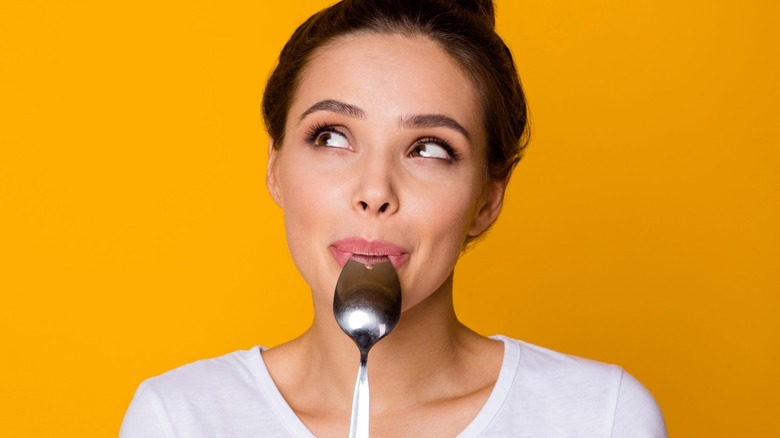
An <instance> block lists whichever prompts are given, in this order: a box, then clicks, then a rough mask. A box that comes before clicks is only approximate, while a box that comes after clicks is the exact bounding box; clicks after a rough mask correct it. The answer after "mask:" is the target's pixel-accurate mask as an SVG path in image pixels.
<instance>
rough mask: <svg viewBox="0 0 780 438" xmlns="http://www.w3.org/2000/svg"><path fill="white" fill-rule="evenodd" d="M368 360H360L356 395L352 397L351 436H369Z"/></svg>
mask: <svg viewBox="0 0 780 438" xmlns="http://www.w3.org/2000/svg"><path fill="white" fill-rule="evenodd" d="M368 409H369V395H368V362H367V361H365V360H361V361H360V370H358V376H357V382H355V395H354V397H353V398H352V420H351V421H350V425H349V438H368Z"/></svg>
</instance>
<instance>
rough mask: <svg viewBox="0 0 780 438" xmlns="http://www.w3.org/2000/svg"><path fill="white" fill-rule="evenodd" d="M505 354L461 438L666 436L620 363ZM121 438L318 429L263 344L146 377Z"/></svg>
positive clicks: (530, 349)
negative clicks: (310, 425)
mask: <svg viewBox="0 0 780 438" xmlns="http://www.w3.org/2000/svg"><path fill="white" fill-rule="evenodd" d="M494 339H497V340H500V341H502V342H503V343H504V359H503V364H502V365H501V371H500V373H499V375H498V380H497V381H496V384H495V387H494V388H493V391H492V393H491V394H490V396H489V398H488V400H487V403H485V406H484V407H483V408H482V410H481V411H480V412H479V413H478V414H477V416H476V417H475V418H474V420H473V421H472V422H471V423H470V424H469V425H468V426H467V427H466V429H464V430H463V431H462V432H461V433H460V435H458V436H459V437H460V438H466V437H528V438H531V437H544V438H547V437H556V438H557V437H572V438H574V437H576V438H589V437H599V438H602V437H611V438H623V437H630V438H665V437H666V427H665V425H664V420H663V417H662V415H661V412H660V410H659V409H658V405H657V404H656V403H655V400H653V397H652V396H651V395H650V393H649V392H648V391H647V390H646V389H645V388H644V387H643V386H642V385H641V384H640V383H639V382H637V381H636V379H634V378H633V377H631V375H629V374H628V373H626V372H625V371H623V370H622V369H621V368H619V367H617V366H614V365H605V364H602V363H599V362H594V361H591V360H587V359H581V358H578V357H574V356H568V355H565V354H561V353H557V352H554V351H551V350H548V349H545V348H542V347H538V346H535V345H531V344H528V343H525V342H522V341H517V340H514V339H509V338H506V337H503V336H496V337H494ZM119 436H120V438H158V437H159V438H163V437H164V438H174V437H176V438H196V437H198V438H200V437H210V438H211V437H225V438H250V437H251V438H257V437H306V438H312V437H314V435H313V434H312V433H311V432H310V431H309V430H308V429H307V428H306V426H305V425H304V424H303V423H302V422H301V421H300V420H299V419H298V417H297V416H296V415H295V413H294V412H293V410H292V409H291V408H290V406H289V405H288V404H287V403H286V402H285V400H284V398H283V397H282V395H281V393H280V392H279V390H278V389H277V387H276V385H275V384H274V382H273V380H272V379H271V376H270V375H269V374H268V370H267V369H266V367H265V363H264V362H263V358H262V355H261V348H259V347H254V348H252V349H250V350H245V351H237V352H235V353H231V354H228V355H225V356H221V357H217V358H214V359H208V360H201V361H198V362H194V363H192V364H189V365H185V366H183V367H181V368H178V369H175V370H173V371H170V372H167V373H165V374H163V375H161V376H158V377H154V378H151V379H148V380H146V381H145V382H143V383H142V384H141V385H140V387H139V388H138V391H137V392H136V394H135V398H134V399H133V401H132V403H131V404H130V407H129V408H128V410H127V413H126V415H125V419H124V422H123V423H122V429H121V431H120V432H119Z"/></svg>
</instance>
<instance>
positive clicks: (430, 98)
mask: <svg viewBox="0 0 780 438" xmlns="http://www.w3.org/2000/svg"><path fill="white" fill-rule="evenodd" d="M334 98H337V99H339V100H342V101H345V102H349V103H351V104H354V105H357V106H359V107H361V108H363V109H365V110H366V113H367V115H368V116H369V118H371V117H381V116H389V117H398V116H402V115H408V114H418V113H419V114H422V113H438V114H446V115H448V116H451V117H454V118H456V119H457V120H458V121H459V122H461V123H465V124H469V125H471V126H470V128H471V129H472V130H473V131H472V132H476V133H478V134H479V133H481V132H482V129H481V126H480V125H481V123H480V120H481V111H480V109H479V108H480V106H479V105H478V101H477V91H476V90H475V88H474V84H473V83H472V81H471V80H470V78H469V77H468V76H467V75H466V74H465V72H464V71H463V69H462V68H461V67H460V65H459V64H458V63H457V62H456V61H455V60H454V59H453V58H452V57H451V56H450V55H449V54H447V52H445V51H444V50H443V49H442V48H441V47H440V46H439V45H438V44H437V43H436V42H434V41H432V40H430V39H429V38H426V37H423V36H403V35H396V34H379V33H360V34H351V35H347V36H343V37H340V38H338V39H336V40H334V41H333V42H331V43H329V44H327V45H324V46H323V47H320V48H319V49H317V50H316V51H315V52H314V54H313V55H312V57H311V59H310V60H309V62H308V63H307V66H306V68H305V69H304V71H303V73H302V75H301V80H300V82H299V86H298V89H297V92H296V95H295V98H294V99H293V102H292V106H291V108H290V110H291V116H292V117H293V118H295V117H296V116H297V114H299V113H300V111H298V112H296V109H298V110H299V109H300V108H308V105H310V104H312V103H314V102H317V101H320V100H323V99H334Z"/></svg>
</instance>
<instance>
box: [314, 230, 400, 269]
mask: <svg viewBox="0 0 780 438" xmlns="http://www.w3.org/2000/svg"><path fill="white" fill-rule="evenodd" d="M329 249H330V252H331V254H332V255H333V258H334V259H336V263H338V264H339V267H341V268H343V267H344V265H346V264H347V262H348V261H349V259H352V258H354V259H355V260H357V261H359V262H361V263H364V264H371V263H381V262H384V261H386V260H389V261H390V263H392V264H393V267H394V268H395V269H396V270H398V269H399V268H400V267H401V266H403V265H404V264H405V263H406V261H407V260H408V259H409V251H407V250H406V248H404V247H402V246H400V245H396V244H395V243H392V242H387V241H384V240H367V239H364V238H362V237H349V238H347V239H341V240H337V241H335V242H333V243H331V244H330V247H329Z"/></svg>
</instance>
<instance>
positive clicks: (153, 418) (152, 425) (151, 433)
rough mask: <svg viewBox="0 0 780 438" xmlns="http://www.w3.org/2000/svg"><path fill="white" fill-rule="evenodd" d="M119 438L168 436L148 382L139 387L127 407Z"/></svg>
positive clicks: (163, 437) (159, 437)
mask: <svg viewBox="0 0 780 438" xmlns="http://www.w3.org/2000/svg"><path fill="white" fill-rule="evenodd" d="M119 438H168V434H166V433H165V431H164V430H163V427H162V425H161V424H160V419H159V417H158V413H157V410H156V409H155V404H154V402H153V400H152V397H151V394H150V390H149V388H148V386H147V384H146V383H142V384H141V385H140V386H139V387H138V390H137V391H136V392H135V396H134V397H133V401H131V402H130V406H129V407H128V408H127V412H126V413H125V418H124V420H123V421H122V427H121V428H120V429H119Z"/></svg>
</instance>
